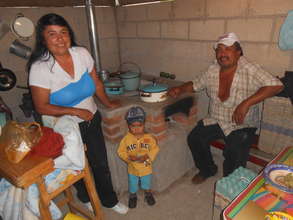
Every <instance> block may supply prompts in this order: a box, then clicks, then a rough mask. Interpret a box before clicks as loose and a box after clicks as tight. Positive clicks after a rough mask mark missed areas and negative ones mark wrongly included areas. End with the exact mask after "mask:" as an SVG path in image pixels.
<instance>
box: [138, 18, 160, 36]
mask: <svg viewBox="0 0 293 220" xmlns="http://www.w3.org/2000/svg"><path fill="white" fill-rule="evenodd" d="M137 36H138V37H151V38H159V37H160V23H159V22H141V23H137Z"/></svg>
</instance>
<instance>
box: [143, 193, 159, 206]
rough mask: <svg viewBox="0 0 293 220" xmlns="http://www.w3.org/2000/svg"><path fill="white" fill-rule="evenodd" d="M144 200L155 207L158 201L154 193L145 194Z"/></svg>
mask: <svg viewBox="0 0 293 220" xmlns="http://www.w3.org/2000/svg"><path fill="white" fill-rule="evenodd" d="M144 200H145V201H146V202H147V204H148V205H155V204H156V200H155V198H154V196H153V194H152V192H145V193H144Z"/></svg>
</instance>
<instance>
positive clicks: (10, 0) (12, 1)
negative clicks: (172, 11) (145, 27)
mask: <svg viewBox="0 0 293 220" xmlns="http://www.w3.org/2000/svg"><path fill="white" fill-rule="evenodd" d="M85 1H86V0H50V1H46V0H0V7H66V6H82V5H85ZM154 1H160V0H119V2H120V5H128V4H136V3H144V2H154ZM91 2H92V3H93V4H94V5H96V6H115V0H92V1H91Z"/></svg>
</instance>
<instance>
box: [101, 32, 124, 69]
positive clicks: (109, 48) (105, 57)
mask: <svg viewBox="0 0 293 220" xmlns="http://www.w3.org/2000/svg"><path fill="white" fill-rule="evenodd" d="M99 43H100V53H101V56H100V58H101V65H102V67H103V68H105V69H108V70H109V71H116V70H117V69H118V66H119V65H120V61H119V52H118V41H117V38H104V39H100V40H99Z"/></svg>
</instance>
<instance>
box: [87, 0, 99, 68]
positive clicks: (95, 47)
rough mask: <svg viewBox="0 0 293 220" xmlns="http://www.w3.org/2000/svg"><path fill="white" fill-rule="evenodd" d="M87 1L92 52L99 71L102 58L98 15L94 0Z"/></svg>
mask: <svg viewBox="0 0 293 220" xmlns="http://www.w3.org/2000/svg"><path fill="white" fill-rule="evenodd" d="M85 3H86V5H85V9H86V16H87V23H88V29H89V38H90V45H91V53H92V56H93V57H94V60H95V64H96V70H97V72H99V71H100V70H101V60H100V48H99V39H98V32H97V23H96V16H95V6H94V4H93V3H92V0H85Z"/></svg>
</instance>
